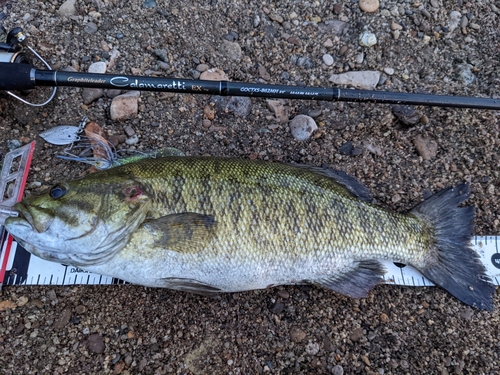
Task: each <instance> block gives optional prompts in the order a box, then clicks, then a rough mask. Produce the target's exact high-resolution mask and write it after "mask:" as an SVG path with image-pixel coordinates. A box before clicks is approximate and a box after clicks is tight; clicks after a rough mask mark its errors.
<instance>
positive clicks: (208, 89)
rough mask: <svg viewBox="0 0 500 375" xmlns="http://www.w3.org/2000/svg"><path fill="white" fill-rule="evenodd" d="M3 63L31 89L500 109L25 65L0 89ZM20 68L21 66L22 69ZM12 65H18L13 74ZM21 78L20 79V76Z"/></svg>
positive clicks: (481, 102)
mask: <svg viewBox="0 0 500 375" xmlns="http://www.w3.org/2000/svg"><path fill="white" fill-rule="evenodd" d="M6 64H7V65H9V67H8V71H9V72H10V73H9V74H13V73H16V75H15V76H16V77H17V79H20V80H23V81H26V82H29V86H30V88H32V87H33V86H50V87H59V86H69V87H88V88H103V89H123V90H140V91H156V92H176V93H184V94H208V95H220V96H250V97H264V98H283V99H303V100H326V101H345V102H370V103H389V104H412V105H423V106H437V107H456V108H475V109H497V110H498V109H500V99H493V98H477V97H467V96H452V95H434V94H413V93H401V92H391V91H375V90H351V89H339V88H336V87H329V88H324V87H308V86H289V85H272V84H258V83H243V82H229V81H203V80H192V79H184V78H163V77H144V76H133V75H115V74H96V73H73V72H64V71H54V70H40V69H35V68H31V69H26V65H25V64H12V63H0V89H1V90H12V89H14V90H15V89H16V87H8V86H9V85H8V84H6V83H5V82H6V81H7V80H8V77H7V74H4V73H5V72H7V70H6V69H4V68H6ZM21 65H22V66H21ZM13 66H20V67H19V71H16V72H12V69H13ZM20 75H21V77H20Z"/></svg>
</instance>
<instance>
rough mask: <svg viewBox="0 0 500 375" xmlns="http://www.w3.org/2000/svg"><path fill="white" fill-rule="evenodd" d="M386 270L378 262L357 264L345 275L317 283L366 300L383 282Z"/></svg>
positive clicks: (324, 279) (327, 278)
mask: <svg viewBox="0 0 500 375" xmlns="http://www.w3.org/2000/svg"><path fill="white" fill-rule="evenodd" d="M384 273H385V269H384V266H382V264H381V263H380V262H378V261H376V260H367V261H361V262H357V263H356V264H355V265H354V266H353V267H352V269H350V270H348V271H347V272H345V273H342V274H338V275H332V276H331V277H326V278H323V279H321V280H315V282H316V283H319V284H320V285H322V286H324V287H325V288H328V289H331V290H333V291H335V292H338V293H341V294H344V295H346V296H349V297H352V298H366V297H367V296H368V292H369V291H370V290H371V289H373V287H375V286H376V285H377V284H380V282H382V280H383V279H382V275H384Z"/></svg>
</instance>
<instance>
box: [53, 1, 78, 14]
mask: <svg viewBox="0 0 500 375" xmlns="http://www.w3.org/2000/svg"><path fill="white" fill-rule="evenodd" d="M75 3H76V0H66V1H65V2H64V3H63V4H62V5H61V6H60V7H59V9H58V10H57V13H58V14H59V15H60V16H63V17H64V16H65V17H69V16H75V15H76V14H77V13H78V12H77V10H76V7H75Z"/></svg>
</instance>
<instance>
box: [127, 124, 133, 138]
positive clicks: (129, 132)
mask: <svg viewBox="0 0 500 375" xmlns="http://www.w3.org/2000/svg"><path fill="white" fill-rule="evenodd" d="M125 134H127V136H128V137H132V136H133V135H135V131H134V129H133V128H132V127H131V126H130V125H128V126H126V127H125Z"/></svg>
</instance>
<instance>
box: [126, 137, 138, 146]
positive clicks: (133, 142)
mask: <svg viewBox="0 0 500 375" xmlns="http://www.w3.org/2000/svg"><path fill="white" fill-rule="evenodd" d="M125 143H126V144H127V145H129V146H133V145H136V144H137V143H139V137H138V136H137V134H135V135H133V136H132V137H130V138H127V140H126V141H125Z"/></svg>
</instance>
